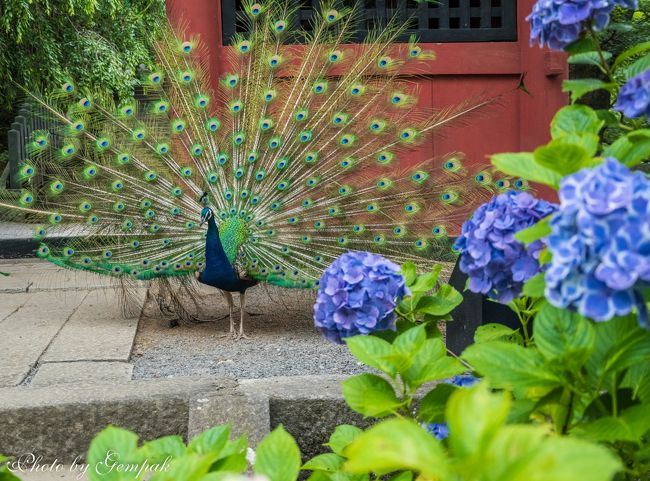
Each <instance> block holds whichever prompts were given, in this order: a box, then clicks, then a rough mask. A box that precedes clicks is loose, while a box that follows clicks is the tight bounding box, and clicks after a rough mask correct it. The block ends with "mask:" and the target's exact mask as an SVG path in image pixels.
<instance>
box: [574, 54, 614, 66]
mask: <svg viewBox="0 0 650 481" xmlns="http://www.w3.org/2000/svg"><path fill="white" fill-rule="evenodd" d="M603 54H604V57H605V59H606V60H609V59H610V58H612V54H611V53H610V52H603ZM567 62H568V63H570V64H572V65H595V66H596V67H600V55H598V52H581V53H575V54H573V55H571V56H570V57H569V58H568V60H567Z"/></svg>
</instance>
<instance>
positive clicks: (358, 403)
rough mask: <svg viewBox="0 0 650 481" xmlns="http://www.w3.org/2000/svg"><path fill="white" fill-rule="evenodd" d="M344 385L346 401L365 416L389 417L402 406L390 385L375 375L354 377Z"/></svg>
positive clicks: (344, 382)
mask: <svg viewBox="0 0 650 481" xmlns="http://www.w3.org/2000/svg"><path fill="white" fill-rule="evenodd" d="M342 385H343V397H344V398H345V401H346V402H347V403H348V405H349V406H350V407H351V408H352V409H353V410H355V411H356V412H358V413H361V414H363V415H364V416H373V417H383V416H388V415H389V414H391V413H393V412H395V410H396V409H397V408H399V407H400V406H401V405H402V403H401V402H400V400H399V399H397V396H396V395H395V391H394V389H393V387H392V386H391V385H390V383H389V382H388V381H386V380H385V379H384V378H382V377H379V376H376V375H375V374H359V375H357V376H352V377H350V378H348V379H346V380H345V381H343V383H342Z"/></svg>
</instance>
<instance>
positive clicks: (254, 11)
mask: <svg viewBox="0 0 650 481" xmlns="http://www.w3.org/2000/svg"><path fill="white" fill-rule="evenodd" d="M249 12H250V14H251V15H252V16H253V17H257V16H258V15H259V14H260V13H262V5H260V4H259V3H254V4H253V5H251V7H250V10H249Z"/></svg>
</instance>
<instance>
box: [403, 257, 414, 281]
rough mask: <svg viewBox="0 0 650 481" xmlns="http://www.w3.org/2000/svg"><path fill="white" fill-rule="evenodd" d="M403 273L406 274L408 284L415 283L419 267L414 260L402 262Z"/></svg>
mask: <svg viewBox="0 0 650 481" xmlns="http://www.w3.org/2000/svg"><path fill="white" fill-rule="evenodd" d="M402 274H404V279H405V281H406V285H407V286H410V285H411V284H413V282H415V278H416V277H417V269H416V267H415V264H413V263H412V262H405V263H404V264H402Z"/></svg>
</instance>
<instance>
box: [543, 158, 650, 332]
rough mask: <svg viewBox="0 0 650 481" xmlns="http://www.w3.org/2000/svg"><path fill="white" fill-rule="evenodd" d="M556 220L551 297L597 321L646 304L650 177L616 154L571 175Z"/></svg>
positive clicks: (549, 272) (642, 319)
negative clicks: (641, 294) (643, 293)
mask: <svg viewBox="0 0 650 481" xmlns="http://www.w3.org/2000/svg"><path fill="white" fill-rule="evenodd" d="M559 196H560V210H559V212H558V213H557V214H556V215H555V216H554V217H553V219H552V220H551V222H550V226H551V230H552V232H551V234H550V235H549V237H548V246H549V249H550V251H551V253H552V254H553V260H552V262H551V265H550V267H549V268H548V270H547V271H546V274H545V278H546V292H545V294H546V298H547V299H548V300H549V302H550V303H551V304H553V305H554V306H556V307H561V308H572V309H577V310H578V312H580V314H582V315H584V316H586V317H589V318H591V319H594V320H596V321H605V320H608V319H611V318H612V317H614V316H617V315H624V314H628V313H630V312H631V311H632V309H633V307H634V306H638V307H639V313H640V322H641V323H642V324H644V323H645V322H646V320H645V317H646V311H645V304H644V302H643V301H642V299H641V297H640V289H641V288H643V287H647V286H648V285H649V284H648V282H649V281H650V180H648V178H647V177H646V176H645V175H644V174H643V173H641V172H634V173H633V172H631V171H630V170H629V169H628V168H627V167H625V166H624V165H623V164H621V163H620V162H618V161H617V160H616V159H614V158H611V157H610V158H607V159H605V161H604V162H603V163H602V164H601V165H599V166H598V167H595V168H592V169H583V170H581V171H579V172H576V173H575V174H572V175H570V176H567V177H565V178H564V179H563V180H562V182H561V184H560V190H559Z"/></svg>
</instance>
